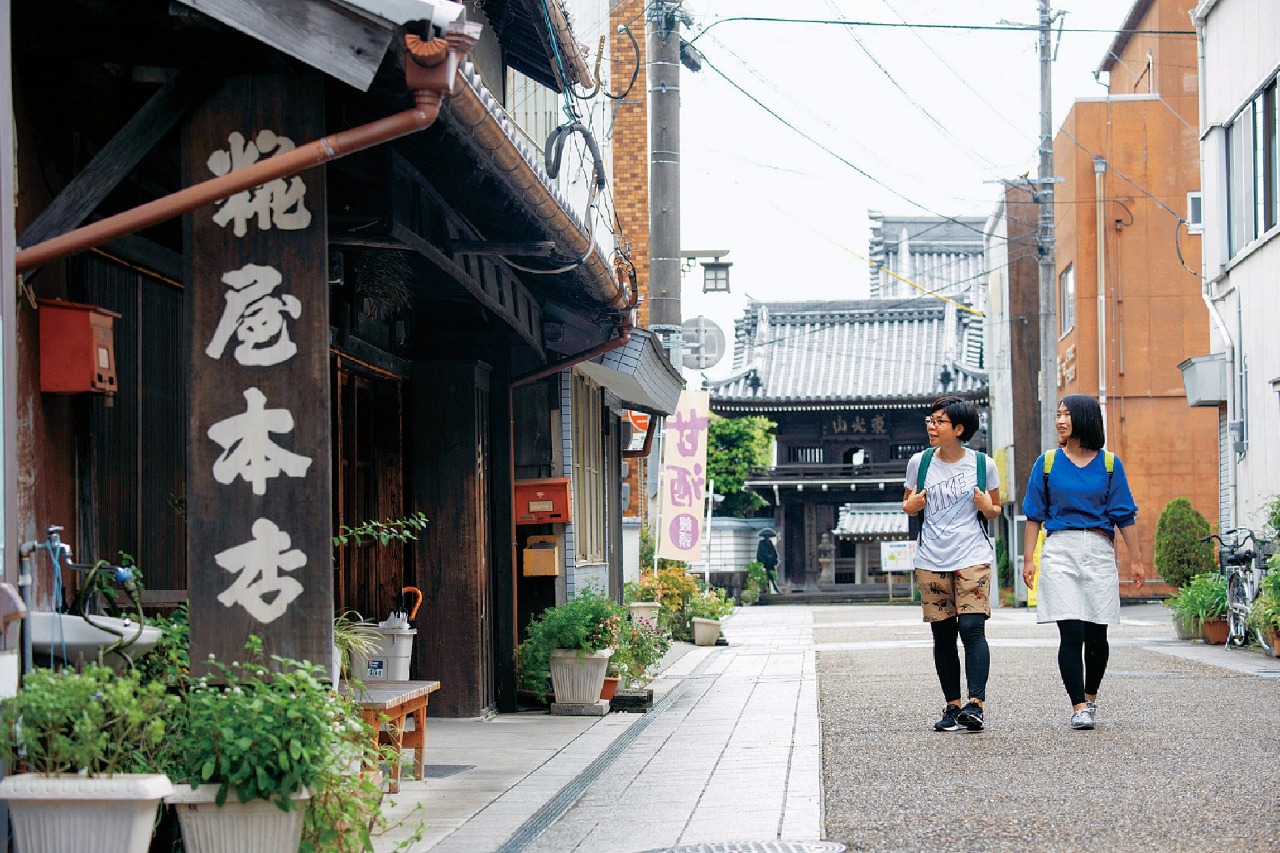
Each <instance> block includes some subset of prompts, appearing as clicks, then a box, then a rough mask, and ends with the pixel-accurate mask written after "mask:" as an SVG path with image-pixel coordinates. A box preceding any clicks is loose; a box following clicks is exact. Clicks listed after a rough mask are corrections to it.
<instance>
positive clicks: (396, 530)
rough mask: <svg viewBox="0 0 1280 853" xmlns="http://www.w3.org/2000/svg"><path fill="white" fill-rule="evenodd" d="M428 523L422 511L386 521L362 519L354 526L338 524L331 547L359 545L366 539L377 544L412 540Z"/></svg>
mask: <svg viewBox="0 0 1280 853" xmlns="http://www.w3.org/2000/svg"><path fill="white" fill-rule="evenodd" d="M430 523H431V522H430V520H429V519H428V518H427V516H426V515H425V514H424V513H422V512H415V513H410V514H409V515H407V516H405V517H404V518H397V519H388V520H387V521H362V522H361V523H359V524H357V525H355V526H354V527H349V526H347V525H345V524H340V525H338V533H337V535H336V536H334V537H333V547H335V548H341V547H342V546H343V545H347V544H355V545H359V544H361V543H363V542H366V541H372V542H377V543H378V544H379V545H389V544H391V543H392V542H412V541H415V540H416V539H417V538H418V536H417V534H418V533H421V532H422V531H423V530H426V529H427V525H428V524H430Z"/></svg>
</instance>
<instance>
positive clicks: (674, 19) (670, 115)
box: [645, 0, 684, 366]
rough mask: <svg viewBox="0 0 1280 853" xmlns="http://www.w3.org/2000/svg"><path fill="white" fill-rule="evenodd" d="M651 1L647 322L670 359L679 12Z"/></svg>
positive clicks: (674, 344)
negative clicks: (664, 346) (663, 345)
mask: <svg viewBox="0 0 1280 853" xmlns="http://www.w3.org/2000/svg"><path fill="white" fill-rule="evenodd" d="M678 5H679V4H678V3H676V2H672V0H653V2H652V3H650V4H649V8H648V11H647V12H646V13H645V23H646V25H647V30H648V32H647V40H648V45H647V46H648V65H649V68H648V71H649V75H648V77H649V146H650V147H649V326H650V328H651V329H653V331H654V332H656V333H657V335H658V337H659V339H660V340H662V342H663V343H664V344H665V345H666V347H667V350H668V355H669V356H670V358H671V363H672V364H674V365H677V366H679V365H680V363H681V361H682V359H683V355H684V352H683V350H684V342H683V339H682V335H681V331H680V324H681V322H683V320H684V317H683V316H682V314H681V309H680V16H681V15H683V14H684V13H683V12H681V11H679V9H678Z"/></svg>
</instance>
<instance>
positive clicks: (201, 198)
mask: <svg viewBox="0 0 1280 853" xmlns="http://www.w3.org/2000/svg"><path fill="white" fill-rule="evenodd" d="M478 35H479V25H478V24H466V23H463V24H461V25H453V27H451V29H450V32H449V33H448V34H447V36H446V38H445V40H444V41H443V42H441V41H440V40H436V41H430V42H423V41H421V40H420V39H418V38H417V37H416V36H412V35H410V36H406V38H405V47H406V54H405V69H404V70H405V82H406V83H407V85H408V86H409V88H410V89H412V90H413V100H414V106H413V108H412V109H409V110H405V111H404V112H401V113H396V114H395V115H392V116H388V117H386V118H383V119H379V120H377V121H374V122H370V123H369V124H364V125H361V126H359V127H353V128H351V129H350V130H344V131H342V132H340V133H335V134H333V135H332V136H326V137H324V138H323V139H318V140H316V141H314V142H309V143H307V144H306V145H301V146H299V147H297V148H295V149H294V150H292V151H290V152H288V153H284V154H277V155H275V156H273V157H269V158H268V159H266V160H261V161H259V162H257V163H254V164H253V165H251V166H245V167H244V168H241V169H236V170H235V171H234V172H229V173H228V174H226V175H222V176H221V177H217V178H212V179H210V180H207V181H204V182H202V183H199V184H195V185H193V186H190V187H187V188H186V189H182V190H179V191H177V192H175V193H171V194H170V195H167V196H164V197H163V198H158V199H156V200H155V201H151V202H148V203H146V204H143V205H139V206H138V207H135V208H133V209H132V210H127V211H125V212H123V213H118V214H116V215H115V216H109V217H107V218H106V219H102V220H99V221H97V222H94V223H92V224H90V225H86V226H84V227H83V228H77V229H75V230H74V231H69V232H67V233H66V234H62V235H60V236H58V237H53V238H50V239H48V240H45V241H44V242H43V243H38V244H36V245H35V246H32V247H30V248H26V249H21V250H19V251H18V254H17V257H16V263H15V266H16V267H17V271H18V272H19V273H25V272H30V271H31V270H33V269H35V268H37V267H40V266H43V265H45V264H47V263H49V262H50V261H56V260H59V259H61V258H65V257H67V256H68V255H73V254H75V253H77V252H83V251H84V250H86V249H92V248H94V247H95V246H100V245H102V244H103V243H109V242H111V241H112V240H115V239H117V238H119V237H123V236H125V235H126V234H133V233H135V232H137V231H140V230H142V229H143V228H147V227H148V226H151V225H155V224H156V223H157V222H163V221H164V220H166V219H172V218H173V217H175V216H181V215H183V214H185V213H189V212H190V211H192V210H195V209H196V208H199V207H203V206H204V205H206V204H212V203H213V202H215V201H219V200H221V199H224V198H229V197H231V196H233V195H235V194H236V193H238V192H243V191H245V190H248V189H252V188H253V187H256V186H259V185H261V184H264V183H267V182H268V181H274V180H276V179H279V178H285V177H289V176H291V175H295V174H297V173H298V172H302V171H305V170H306V169H310V168H313V167H315V166H319V165H322V164H324V163H328V162H330V161H332V160H337V159H338V158H340V157H345V156H347V155H348V154H354V153H356V152H357V151H363V150H365V149H366V148H372V147H373V146H375V145H380V144H382V143H384V142H389V141H391V140H393V139H398V138H399V137H401V136H405V135H407V134H410V133H416V132H418V131H420V130H424V129H425V128H427V127H430V126H431V125H432V124H433V123H434V122H435V120H436V118H437V117H438V116H439V115H440V105H441V103H442V102H443V99H444V97H445V96H446V95H448V94H449V93H450V89H451V88H452V87H453V83H454V79H455V78H456V76H457V70H458V63H459V61H460V59H461V56H462V55H463V54H465V53H466V52H467V51H468V50H470V49H471V47H472V46H474V45H475V42H476V37H477V36H478Z"/></svg>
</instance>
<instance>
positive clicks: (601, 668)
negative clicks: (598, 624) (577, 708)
mask: <svg viewBox="0 0 1280 853" xmlns="http://www.w3.org/2000/svg"><path fill="white" fill-rule="evenodd" d="M612 656H613V649H604V650H602V651H598V652H576V651H569V650H567V649H556V650H555V651H553V652H552V653H551V689H552V691H553V692H554V693H555V694H556V702H557V703H561V704H567V705H591V704H594V703H596V702H599V701H600V688H602V687H604V673H605V670H606V669H607V668H608V667H609V658H610V657H612Z"/></svg>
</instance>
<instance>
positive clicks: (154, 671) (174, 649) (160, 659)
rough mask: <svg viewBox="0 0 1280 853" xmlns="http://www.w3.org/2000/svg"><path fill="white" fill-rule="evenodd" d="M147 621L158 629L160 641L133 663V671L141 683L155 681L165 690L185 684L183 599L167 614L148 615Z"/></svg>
mask: <svg viewBox="0 0 1280 853" xmlns="http://www.w3.org/2000/svg"><path fill="white" fill-rule="evenodd" d="M147 624H149V625H152V626H154V627H156V628H159V629H160V640H159V642H157V643H156V644H155V646H153V647H152V648H151V650H150V651H149V652H147V653H146V654H145V655H142V656H141V657H140V658H138V660H137V661H135V662H134V665H133V666H134V670H135V671H136V672H137V673H138V676H139V678H141V679H142V680H143V681H144V682H151V681H158V682H160V683H161V684H163V685H164V686H165V689H166V690H169V691H175V690H179V689H183V688H184V687H185V681H186V679H187V677H188V676H189V675H190V674H191V653H190V648H191V626H190V624H189V623H188V622H187V605H186V602H183V603H182V604H181V605H179V606H178V608H177V609H176V610H174V611H173V612H172V613H170V614H169V615H167V616H151V617H148V619H147Z"/></svg>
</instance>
